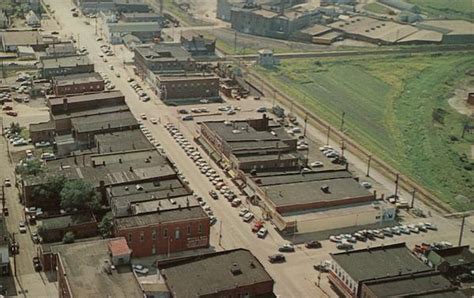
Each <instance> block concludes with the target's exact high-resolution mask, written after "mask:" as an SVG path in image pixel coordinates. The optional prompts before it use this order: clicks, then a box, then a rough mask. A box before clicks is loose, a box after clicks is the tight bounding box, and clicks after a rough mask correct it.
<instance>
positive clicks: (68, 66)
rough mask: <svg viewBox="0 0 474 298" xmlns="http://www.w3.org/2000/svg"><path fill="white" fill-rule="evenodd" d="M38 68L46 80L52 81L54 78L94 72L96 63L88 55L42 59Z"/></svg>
mask: <svg viewBox="0 0 474 298" xmlns="http://www.w3.org/2000/svg"><path fill="white" fill-rule="evenodd" d="M38 68H39V70H40V74H41V76H42V77H43V78H44V79H50V78H52V77H54V76H61V75H69V74H77V73H87V72H94V63H92V62H91V61H90V60H89V57H87V56H86V55H77V56H67V57H42V58H41V59H40V62H39V64H38Z"/></svg>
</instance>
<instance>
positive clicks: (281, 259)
mask: <svg viewBox="0 0 474 298" xmlns="http://www.w3.org/2000/svg"><path fill="white" fill-rule="evenodd" d="M268 261H269V262H270V263H283V262H286V258H285V256H284V255H282V254H275V255H271V256H268Z"/></svg>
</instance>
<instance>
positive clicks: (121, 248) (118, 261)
mask: <svg viewBox="0 0 474 298" xmlns="http://www.w3.org/2000/svg"><path fill="white" fill-rule="evenodd" d="M107 247H108V249H109V253H110V256H111V258H112V264H114V265H115V266H117V265H125V264H129V263H130V256H131V254H132V250H131V249H130V248H129V247H128V244H127V241H126V240H125V238H123V237H121V238H117V239H113V240H110V241H109V243H108V244H107Z"/></svg>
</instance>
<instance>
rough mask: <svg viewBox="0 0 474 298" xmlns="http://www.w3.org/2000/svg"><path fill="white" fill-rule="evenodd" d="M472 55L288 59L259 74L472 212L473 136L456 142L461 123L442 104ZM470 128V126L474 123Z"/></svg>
mask: <svg viewBox="0 0 474 298" xmlns="http://www.w3.org/2000/svg"><path fill="white" fill-rule="evenodd" d="M472 68H474V57H472V56H469V55H454V54H453V55H444V56H430V55H426V56H416V57H409V56H399V57H370V58H367V57H366V58H352V59H349V58H347V59H345V58H339V59H317V60H316V59H297V60H295V59H291V60H284V61H283V62H282V63H281V65H279V66H278V67H276V68H275V69H271V70H268V69H263V68H258V71H259V72H261V73H263V74H264V75H265V76H267V77H268V78H269V79H270V80H271V81H272V83H274V84H275V85H277V86H278V87H279V88H281V89H282V90H283V91H284V92H285V93H287V94H288V95H290V96H291V97H293V98H295V99H296V100H298V101H299V102H301V103H303V104H304V105H306V106H307V107H308V108H310V109H311V110H312V111H313V112H314V113H315V114H316V115H318V116H319V117H321V118H323V119H325V120H326V121H329V122H330V123H332V124H333V125H334V126H336V127H339V126H340V121H341V114H342V113H343V112H345V121H346V125H345V128H346V129H347V131H346V133H347V134H348V135H349V136H350V137H352V138H353V139H355V140H357V141H358V142H359V143H361V144H362V145H363V146H365V147H366V148H367V149H368V150H370V151H372V152H374V153H375V154H376V155H378V156H379V157H381V158H383V159H384V160H385V161H387V162H388V163H390V164H391V165H392V166H394V167H395V168H397V169H398V170H399V171H400V172H401V173H402V174H405V175H408V176H410V177H412V178H413V179H414V180H416V181H418V182H419V183H421V184H422V185H424V186H425V187H426V188H428V189H429V190H430V191H432V192H433V193H435V194H436V195H437V196H438V197H439V198H441V199H442V200H443V201H445V202H448V203H449V204H451V206H452V207H454V208H455V209H457V210H468V209H474V202H472V201H471V202H466V201H460V200H456V199H454V198H455V197H456V196H457V195H463V196H465V197H467V198H474V183H473V180H474V170H473V169H472V168H473V167H474V163H473V162H472V160H471V161H469V160H468V159H467V158H466V156H468V155H469V152H470V144H473V143H474V135H473V134H466V136H465V138H464V139H461V138H460V136H461V131H462V127H463V123H464V122H463V121H464V118H463V117H462V116H461V115H459V114H458V113H457V112H456V111H454V110H453V109H451V108H450V106H449V104H448V102H447V99H448V98H449V97H450V94H451V93H452V91H453V88H454V87H453V86H455V85H456V83H457V81H458V80H461V79H462V78H463V77H465V75H464V73H465V71H466V70H467V69H472ZM473 124H474V123H473Z"/></svg>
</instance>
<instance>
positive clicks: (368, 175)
mask: <svg viewBox="0 0 474 298" xmlns="http://www.w3.org/2000/svg"><path fill="white" fill-rule="evenodd" d="M371 161H372V155H369V161H368V162H367V174H365V176H366V177H370V162H371Z"/></svg>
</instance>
